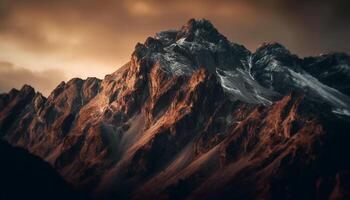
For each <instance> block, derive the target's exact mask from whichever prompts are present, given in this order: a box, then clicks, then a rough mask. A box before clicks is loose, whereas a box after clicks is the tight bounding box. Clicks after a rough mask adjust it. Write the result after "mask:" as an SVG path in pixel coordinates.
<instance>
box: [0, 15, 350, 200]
mask: <svg viewBox="0 0 350 200" xmlns="http://www.w3.org/2000/svg"><path fill="white" fill-rule="evenodd" d="M348 69H349V57H348V56H347V55H343V54H330V55H324V56H320V57H313V58H305V59H301V58H298V57H297V56H296V55H293V54H291V53H290V52H289V51H288V50H287V49H285V48H284V47H283V46H282V45H280V44H276V43H269V44H264V45H262V46H261V47H260V48H258V49H257V50H256V52H254V53H252V52H250V51H249V50H247V49H246V48H245V47H243V46H241V45H238V44H235V43H232V42H230V41H228V40H227V39H226V38H225V37H224V36H223V35H221V34H220V33H219V32H218V31H217V30H216V29H215V27H214V26H213V25H212V24H211V23H210V22H209V21H207V20H190V21H189V22H188V23H187V24H185V25H184V26H183V27H182V28H181V29H180V30H176V31H165V32H160V33H158V34H157V35H156V36H155V37H149V38H148V39H147V40H146V41H145V43H144V44H137V45H136V47H135V50H134V52H133V54H132V58H131V61H130V62H128V63H127V64H126V65H124V66H123V67H121V68H120V69H118V70H117V71H116V72H114V73H113V74H110V75H107V76H106V77H105V78H104V79H103V80H99V79H96V78H88V79H86V80H81V79H72V80H70V81H69V82H67V83H64V82H62V83H61V84H60V85H59V86H58V87H57V88H56V89H55V90H54V91H53V92H52V93H51V95H50V96H49V97H48V98H45V97H43V96H42V95H41V94H40V93H36V92H35V91H34V89H33V88H31V87H30V86H24V87H23V88H22V89H21V90H20V91H17V90H12V91H10V92H9V93H8V94H2V95H1V96H0V136H1V137H2V139H3V140H6V141H8V142H9V143H11V144H13V145H16V146H20V147H23V148H25V149H27V150H29V151H30V152H31V153H33V154H35V155H38V156H40V157H41V158H43V159H44V160H46V161H48V162H50V163H51V165H52V166H53V167H55V168H56V169H57V170H58V171H59V172H60V173H61V175H62V176H63V177H64V178H65V179H66V180H67V181H69V182H70V183H72V184H73V185H75V186H76V187H77V188H79V189H81V190H83V191H88V193H89V194H90V195H91V196H92V197H94V198H97V199H100V198H111V199H115V198H117V199H118V198H121V199H129V198H134V199H159V198H160V199H185V198H189V199H218V198H219V199H246V198H248V199H255V198H260V199H288V198H290V199H322V198H345V197H348V196H349V191H350V190H349V182H348V180H349V179H348V178H347V177H348V174H349V172H350V171H349V169H350V168H349V161H348V160H347V159H345V158H346V156H347V152H349V150H350V149H349V148H350V147H349V145H347V141H348V140H349V139H350V138H349V136H348V135H347V134H346V133H347V132H349V131H348V130H349V128H350V127H349V126H350V123H349V120H350V118H349V115H350V98H349V96H348V95H349V93H348V92H349V91H348V89H349V88H348V85H349V83H348V81H347V80H348V79H349V73H348ZM337 77H338V78H337ZM340 79H342V80H344V81H340Z"/></svg>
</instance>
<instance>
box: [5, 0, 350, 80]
mask: <svg viewBox="0 0 350 200" xmlns="http://www.w3.org/2000/svg"><path fill="white" fill-rule="evenodd" d="M349 7H350V1H348V0H332V1H329V0H318V1H316V0H309V1H304V0H266V1H260V0H215V1H213V0H192V1H187V0H177V1H164V0H143V1H141V0H50V1H47V0H25V1H23V0H0V44H1V45H0V60H7V61H10V62H12V63H16V64H17V65H19V66H23V67H22V68H23V69H26V70H29V71H41V72H42V71H45V70H55V69H60V70H61V71H62V72H64V73H65V74H66V76H67V77H69V78H71V77H74V76H78V77H83V78H84V77H86V76H97V77H99V78H102V77H103V75H104V74H107V73H112V72H114V71H115V70H116V69H117V68H118V67H120V66H122V65H123V64H124V63H126V62H127V61H128V60H129V59H130V55H131V53H132V51H133V48H134V46H135V44H136V43H137V42H143V41H144V40H145V39H146V38H147V37H148V36H152V35H154V34H155V32H158V31H161V30H166V29H174V28H180V27H181V26H182V25H183V24H184V23H185V22H186V21H187V20H188V19H190V18H193V17H194V18H207V19H209V20H211V21H212V22H213V23H214V25H215V26H216V27H217V28H218V30H219V31H220V32H221V33H223V34H224V35H225V36H227V37H228V38H229V39H230V40H231V41H233V42H236V43H240V44H243V45H245V46H246V47H248V48H249V49H251V50H252V51H254V50H255V49H256V48H257V47H258V46H259V45H260V44H261V43H263V42H265V41H276V42H280V43H282V44H284V45H285V46H286V47H287V48H289V49H290V50H291V51H293V52H295V53H297V54H299V55H301V56H307V55H315V54H319V53H325V52H329V51H344V52H348V53H350V46H349V45H348V44H349V43H350V38H349V35H350V26H348V24H350V12H348V11H347V10H348V8H349ZM28 66H33V67H28ZM34 66H35V67H34ZM49 66H51V67H49Z"/></svg>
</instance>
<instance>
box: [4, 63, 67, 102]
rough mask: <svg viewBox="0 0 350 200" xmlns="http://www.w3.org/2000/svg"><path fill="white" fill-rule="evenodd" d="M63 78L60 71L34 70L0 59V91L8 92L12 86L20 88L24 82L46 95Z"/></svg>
mask: <svg viewBox="0 0 350 200" xmlns="http://www.w3.org/2000/svg"><path fill="white" fill-rule="evenodd" d="M65 79H66V77H65V76H64V73H63V72H62V71H58V70H45V71H41V72H35V71H30V70H28V69H25V68H23V67H17V66H15V65H13V64H12V63H10V62H6V61H0V93H3V92H8V91H9V90H11V89H12V88H17V89H20V88H21V87H22V86H23V85H24V84H29V85H31V86H33V87H34V88H35V89H36V90H38V91H40V92H42V93H43V94H44V95H46V96H47V95H48V94H49V93H50V92H51V91H52V90H53V89H54V88H55V87H56V86H57V85H58V84H59V83H60V82H61V81H62V80H65Z"/></svg>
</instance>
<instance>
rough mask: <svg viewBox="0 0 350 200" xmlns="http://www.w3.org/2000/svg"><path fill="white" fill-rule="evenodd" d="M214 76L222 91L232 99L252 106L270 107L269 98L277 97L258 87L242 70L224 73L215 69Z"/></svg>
mask: <svg viewBox="0 0 350 200" xmlns="http://www.w3.org/2000/svg"><path fill="white" fill-rule="evenodd" d="M216 74H217V76H218V77H219V79H220V82H221V85H222V87H223V88H224V90H225V91H226V92H227V93H228V94H230V95H231V96H232V98H233V99H237V100H241V101H244V102H248V103H254V104H264V105H270V104H272V99H271V97H272V96H275V95H277V93H275V92H273V91H271V90H268V89H266V88H264V87H262V86H261V85H259V83H257V82H256V81H255V80H254V79H252V77H251V76H250V74H249V72H247V71H244V70H242V69H238V68H237V69H234V70H232V71H224V70H221V69H219V68H217V69H216Z"/></svg>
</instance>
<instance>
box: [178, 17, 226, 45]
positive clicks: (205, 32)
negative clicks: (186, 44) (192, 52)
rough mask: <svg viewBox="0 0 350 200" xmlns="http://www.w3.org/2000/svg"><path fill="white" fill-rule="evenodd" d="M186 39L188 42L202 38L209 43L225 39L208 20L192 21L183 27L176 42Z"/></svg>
mask: <svg viewBox="0 0 350 200" xmlns="http://www.w3.org/2000/svg"><path fill="white" fill-rule="evenodd" d="M182 38H185V40H186V41H193V40H195V39H196V38H201V39H204V40H206V41H209V42H214V43H216V42H218V41H219V40H220V39H223V38H225V37H224V36H223V35H221V34H220V33H219V32H218V30H217V29H216V28H215V27H214V25H213V24H212V23H211V22H210V21H209V20H207V19H199V20H196V19H190V20H189V21H188V22H187V23H186V24H185V25H183V26H182V27H181V29H180V31H179V32H178V34H177V35H176V40H179V39H182Z"/></svg>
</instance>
